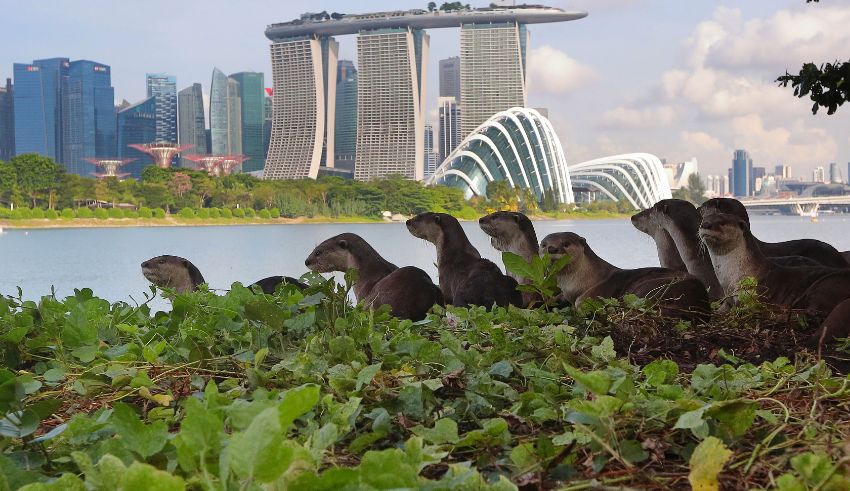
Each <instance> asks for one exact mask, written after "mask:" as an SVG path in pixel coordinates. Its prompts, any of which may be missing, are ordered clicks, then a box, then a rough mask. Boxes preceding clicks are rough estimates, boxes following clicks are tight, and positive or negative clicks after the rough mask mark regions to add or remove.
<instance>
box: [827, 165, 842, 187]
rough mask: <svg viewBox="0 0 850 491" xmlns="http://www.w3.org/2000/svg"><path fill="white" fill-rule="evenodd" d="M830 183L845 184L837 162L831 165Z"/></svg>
mask: <svg viewBox="0 0 850 491" xmlns="http://www.w3.org/2000/svg"><path fill="white" fill-rule="evenodd" d="M829 182H831V183H839V184H840V183H843V182H844V178H843V177H842V176H841V169H839V168H838V164H836V163H835V162H832V163H830V164H829Z"/></svg>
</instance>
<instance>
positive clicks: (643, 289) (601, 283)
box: [540, 232, 711, 322]
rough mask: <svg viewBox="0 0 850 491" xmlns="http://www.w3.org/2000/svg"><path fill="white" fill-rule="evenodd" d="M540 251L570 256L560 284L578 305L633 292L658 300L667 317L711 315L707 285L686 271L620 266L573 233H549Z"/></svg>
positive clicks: (699, 319)
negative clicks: (609, 260)
mask: <svg viewBox="0 0 850 491" xmlns="http://www.w3.org/2000/svg"><path fill="white" fill-rule="evenodd" d="M540 253H541V254H542V253H549V254H550V255H552V256H553V257H556V258H558V257H561V256H563V255H564V254H566V255H568V256H569V257H570V262H569V263H567V266H566V267H565V268H564V269H563V270H562V271H561V272H560V273H559V274H558V287H559V288H560V289H561V294H562V295H563V296H564V298H565V299H567V300H569V301H570V302H571V303H574V304H575V305H576V306H579V305H581V303H582V302H583V301H584V299H586V298H597V297H599V298H621V297H623V296H624V295H626V294H634V295H637V296H638V297H641V298H647V299H650V300H653V301H655V302H656V306H657V307H658V308H659V310H660V312H661V314H662V315H664V316H666V317H674V318H678V319H683V320H689V321H693V322H702V321H705V320H706V319H707V318H708V317H709V315H710V312H711V305H710V303H709V299H708V293H707V292H706V290H705V287H704V286H703V284H702V283H701V282H700V281H699V280H698V279H697V278H695V277H693V276H691V275H689V274H688V273H686V272H683V271H673V270H671V269H667V268H638V269H621V268H618V267H616V266H613V265H612V264H610V263H608V262H607V261H605V260H604V259H602V258H600V257H599V256H597V255H596V253H595V252H593V249H591V248H590V246H589V245H587V241H586V240H585V239H584V237H582V236H580V235H577V234H574V233H572V232H558V233H554V234H549V235H547V236H546V237H545V238H544V239H543V240H542V241H541V242H540Z"/></svg>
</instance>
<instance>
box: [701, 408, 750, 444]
mask: <svg viewBox="0 0 850 491" xmlns="http://www.w3.org/2000/svg"><path fill="white" fill-rule="evenodd" d="M757 409H758V405H757V404H756V403H755V402H754V401H745V400H736V401H721V402H715V403H714V404H712V405H711V409H709V410H708V411H707V412H706V414H707V415H708V416H711V417H712V418H714V419H716V420H717V421H718V423H720V426H721V429H722V430H723V433H728V435H721V436H730V437H733V438H738V437H740V436H742V435H744V433H746V432H747V430H748V429H750V427H751V426H752V425H753V422H754V421H755V419H756V410H757Z"/></svg>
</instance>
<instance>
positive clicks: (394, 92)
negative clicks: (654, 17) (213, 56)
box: [264, 6, 587, 180]
mask: <svg viewBox="0 0 850 491" xmlns="http://www.w3.org/2000/svg"><path fill="white" fill-rule="evenodd" d="M586 15H587V14H586V13H584V12H565V11H563V10H561V9H557V8H550V7H543V6H521V7H497V6H493V7H491V8H483V9H464V10H455V11H426V10H408V11H398V12H378V13H372V14H361V15H342V14H332V15H327V14H324V13H323V14H313V15H310V14H305V15H304V16H302V18H301V19H297V20H294V21H290V22H284V23H280V24H272V25H270V26H268V27H267V28H266V31H265V34H266V37H268V38H269V39H270V40H271V41H272V44H271V58H272V77H273V80H274V85H273V87H274V91H273V116H272V118H273V119H272V134H271V141H270V144H269V150H268V155H267V158H266V166H265V170H264V177H265V178H266V179H301V178H308V177H309V178H315V177H317V175H318V173H319V169H320V167H325V168H328V169H333V168H334V121H335V108H336V80H337V73H336V72H337V55H338V50H339V44H338V42H337V41H336V40H335V38H334V36H341V35H346V34H357V58H358V80H357V85H358V87H357V125H356V127H357V137H356V152H355V155H356V156H355V161H354V178H355V179H358V180H369V179H372V178H376V177H382V176H386V175H390V174H396V175H402V176H404V177H406V178H409V179H417V180H421V179H423V178H424V153H425V152H424V148H425V141H424V140H425V131H424V129H425V128H424V125H425V116H426V114H425V107H426V105H425V94H426V90H425V89H426V78H427V77H426V74H427V72H426V68H427V65H428V46H429V37H428V34H427V32H426V29H435V28H446V27H460V74H461V100H462V111H463V113H462V118H461V129H460V132H461V138H463V137H465V136H466V135H468V134H470V133H471V132H472V131H474V130H475V129H476V128H477V127H478V126H479V125H480V124H481V123H484V122H485V121H486V120H487V119H488V118H490V117H491V116H493V114H495V113H497V112H499V111H504V110H506V109H509V108H511V107H516V106H521V107H525V106H526V105H527V85H526V72H527V67H526V59H527V56H526V53H527V51H528V42H529V34H528V31H527V28H526V26H527V25H528V24H536V23H547V22H563V21H569V20H575V19H580V18H582V17H585V16H586Z"/></svg>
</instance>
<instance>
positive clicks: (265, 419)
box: [227, 403, 293, 482]
mask: <svg viewBox="0 0 850 491" xmlns="http://www.w3.org/2000/svg"><path fill="white" fill-rule="evenodd" d="M284 404H285V403H281V405H280V406H279V407H270V408H268V409H266V410H264V411H263V412H261V413H260V414H258V415H257V417H255V418H254V420H253V421H251V424H250V425H248V428H247V429H246V430H245V431H243V432H240V433H236V434H234V435H233V436H231V438H230V444H229V445H228V449H227V450H228V452H227V455H228V456H229V459H230V460H229V463H230V468H231V469H232V470H233V472H234V473H236V475H237V476H239V477H240V478H243V479H256V480H257V481H258V482H271V481H274V480H275V479H277V478H278V477H279V476H280V475H281V474H282V473H283V472H284V471H285V470H286V469H287V468H289V464H290V463H291V461H292V457H293V451H292V449H291V448H289V447H287V446H285V445H284V439H285V433H284V431H283V429H282V427H281V419H282V418H281V408H282V407H283V406H284ZM287 426H288V425H287Z"/></svg>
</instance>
